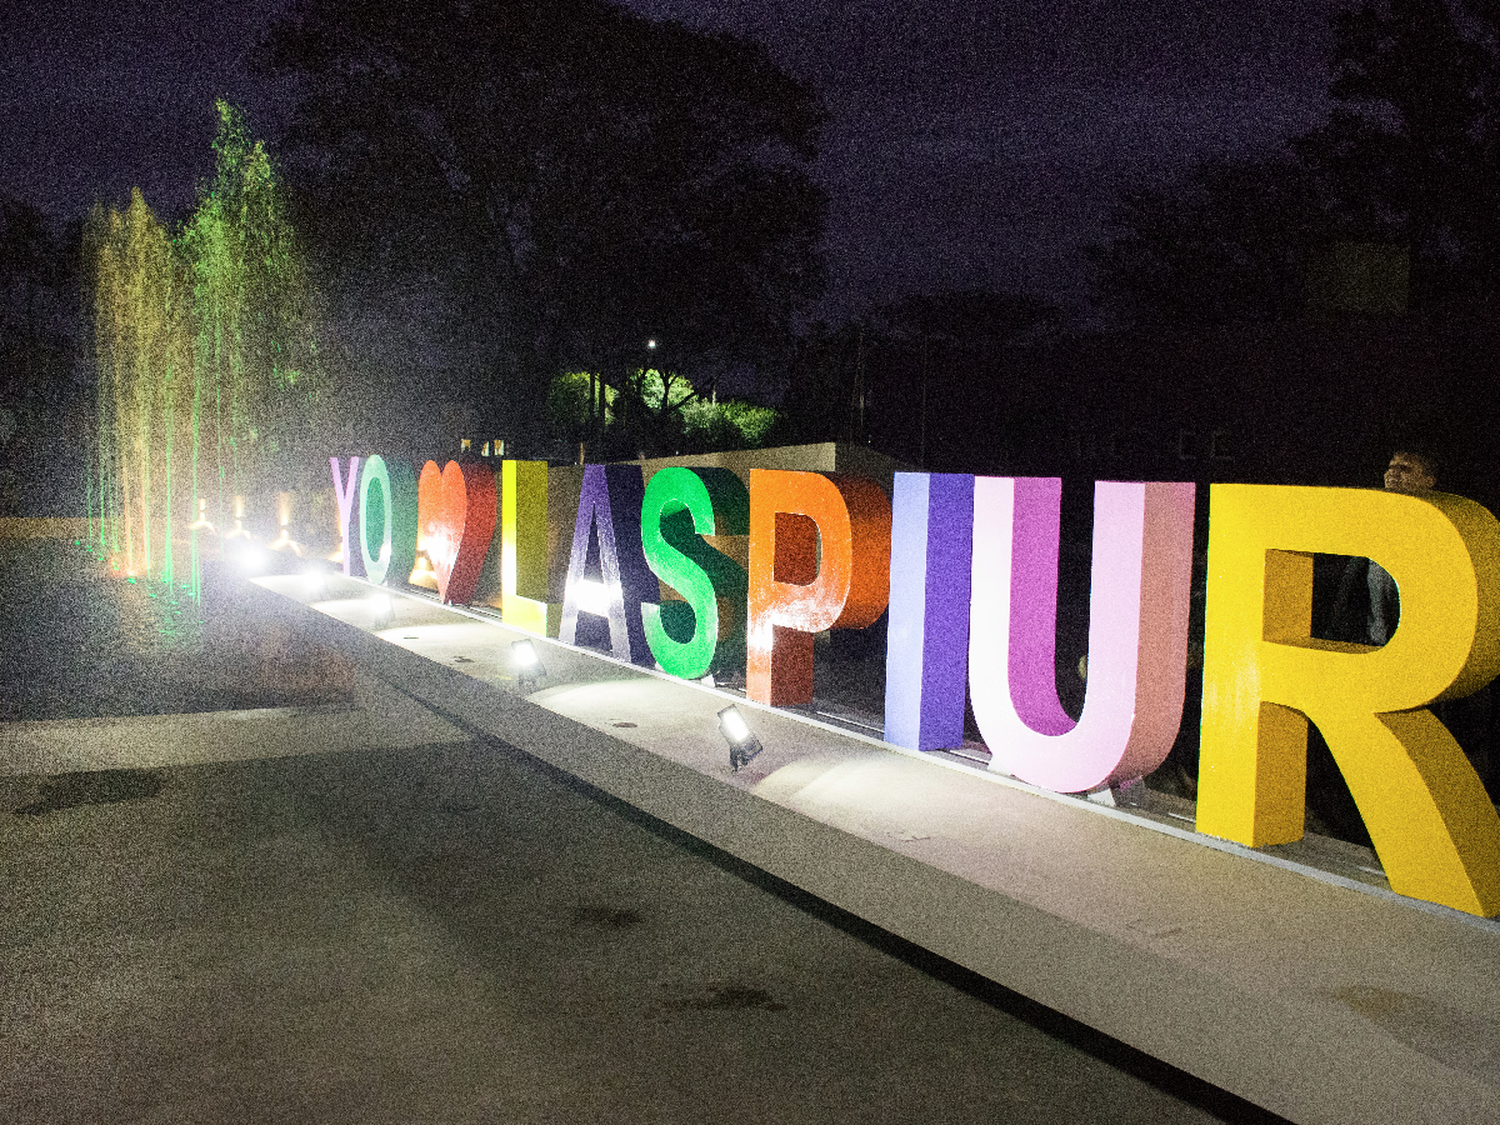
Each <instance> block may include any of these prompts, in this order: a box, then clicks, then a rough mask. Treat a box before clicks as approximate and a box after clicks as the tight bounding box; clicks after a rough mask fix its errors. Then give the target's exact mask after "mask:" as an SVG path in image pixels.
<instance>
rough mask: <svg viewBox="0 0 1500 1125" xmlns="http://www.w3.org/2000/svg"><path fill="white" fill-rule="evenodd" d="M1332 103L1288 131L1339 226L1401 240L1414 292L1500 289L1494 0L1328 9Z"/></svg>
mask: <svg viewBox="0 0 1500 1125" xmlns="http://www.w3.org/2000/svg"><path fill="white" fill-rule="evenodd" d="M1333 27H1334V39H1335V47H1334V57H1333V65H1334V80H1333V84H1332V86H1331V88H1330V93H1331V94H1332V95H1333V97H1334V99H1335V102H1336V105H1335V108H1334V111H1333V114H1332V116H1331V118H1330V120H1329V121H1328V122H1327V124H1325V125H1324V126H1322V127H1320V128H1318V129H1315V130H1313V131H1312V132H1310V133H1308V134H1306V135H1305V136H1303V137H1300V138H1298V139H1297V140H1296V141H1294V142H1293V148H1294V150H1295V151H1296V152H1297V154H1298V155H1299V156H1300V157H1301V159H1302V160H1303V161H1304V162H1305V164H1306V166H1307V167H1308V168H1309V169H1310V170H1311V171H1312V172H1313V173H1314V174H1315V175H1316V176H1317V178H1318V181H1319V186H1320V193H1321V194H1322V195H1323V197H1324V199H1325V201H1326V206H1327V209H1328V212H1329V216H1330V218H1331V220H1332V221H1333V224H1334V226H1335V228H1336V229H1337V230H1338V231H1339V232H1340V233H1341V234H1342V235H1343V236H1345V237H1349V238H1354V239H1359V240H1369V241H1384V242H1391V243H1396V244H1399V245H1403V246H1406V247H1408V248H1409V249H1410V251H1411V260H1412V301H1413V303H1414V304H1418V305H1429V306H1431V305H1434V304H1438V303H1441V302H1444V301H1449V300H1453V299H1471V298H1475V297H1484V296H1489V295H1492V294H1494V293H1495V292H1496V290H1497V288H1500V256H1497V255H1500V4H1496V3H1494V2H1493V0H1458V2H1454V0H1379V2H1366V3H1362V4H1359V5H1358V6H1357V7H1353V8H1350V9H1347V10H1343V11H1340V12H1338V13H1337V14H1335V15H1334V17H1333Z"/></svg>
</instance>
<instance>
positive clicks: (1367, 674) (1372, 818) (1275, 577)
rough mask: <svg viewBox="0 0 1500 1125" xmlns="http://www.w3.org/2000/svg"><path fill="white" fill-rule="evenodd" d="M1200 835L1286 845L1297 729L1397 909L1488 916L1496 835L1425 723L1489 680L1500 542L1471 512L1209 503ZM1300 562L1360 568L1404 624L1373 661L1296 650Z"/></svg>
mask: <svg viewBox="0 0 1500 1125" xmlns="http://www.w3.org/2000/svg"><path fill="white" fill-rule="evenodd" d="M1210 517H1211V518H1210V526H1209V555H1208V559H1209V579H1208V608H1207V635H1206V643H1205V653H1204V675H1203V740H1202V750H1201V758H1200V765H1199V791H1198V830H1199V831H1200V832H1205V833H1207V834H1209V835H1212V836H1220V837H1223V838H1225V839H1229V840H1237V841H1239V842H1240V843H1243V844H1248V845H1250V846H1252V847H1259V846H1260V845H1263V844H1280V843H1285V842H1288V841H1291V840H1296V839H1298V838H1300V837H1301V835H1302V831H1303V807H1304V801H1305V789H1306V780H1307V721H1308V720H1309V719H1311V720H1312V721H1313V722H1314V723H1316V724H1317V726H1318V729H1319V730H1320V731H1321V732H1322V734H1323V737H1324V739H1325V740H1326V741H1327V743H1328V747H1329V749H1330V750H1332V751H1333V756H1334V758H1335V760H1336V761H1337V762H1338V765H1339V769H1340V770H1341V771H1342V772H1343V775H1344V779H1345V780H1346V781H1347V782H1348V783H1349V790H1350V792H1351V793H1353V795H1354V800H1355V802H1356V803H1357V804H1358V805H1359V811H1360V813H1361V814H1362V815H1363V816H1364V820H1365V826H1366V827H1367V828H1368V829H1369V832H1370V839H1371V841H1372V842H1373V843H1374V845H1375V850H1376V852H1378V853H1379V855H1380V861H1381V863H1382V864H1383V865H1384V867H1385V872H1386V875H1387V877H1388V878H1389V879H1390V883H1391V889H1392V890H1395V891H1397V892H1398V893H1400V894H1404V895H1410V896H1412V897H1414V898H1420V899H1426V900H1427V901H1429V902H1436V903H1441V904H1443V905H1445V906H1451V907H1453V908H1455V909H1458V910H1464V911H1468V912H1469V913H1471V914H1482V915H1493V914H1495V913H1497V912H1500V818H1497V816H1496V814H1495V808H1494V806H1493V805H1492V804H1491V803H1490V801H1489V799H1488V797H1487V796H1486V794H1485V790H1484V787H1483V785H1482V784H1481V782H1480V780H1479V778H1478V776H1477V775H1476V774H1475V772H1474V770H1473V768H1472V767H1471V766H1470V765H1469V763H1468V760H1467V759H1466V758H1465V757H1464V753H1463V751H1462V750H1461V749H1460V748H1459V745H1458V743H1457V742H1455V741H1454V740H1453V736H1452V735H1450V734H1449V733H1448V731H1447V729H1446V728H1445V727H1444V726H1443V724H1442V723H1441V722H1439V721H1438V719H1437V718H1436V717H1435V716H1434V715H1433V714H1432V712H1431V711H1428V710H1426V705H1427V704H1428V703H1431V702H1432V701H1434V700H1436V699H1450V698H1456V697H1458V696H1462V695H1467V694H1468V693H1470V692H1472V691H1476V690H1478V688H1480V687H1482V686H1483V685H1484V684H1485V683H1487V682H1488V681H1489V680H1490V679H1491V678H1492V677H1494V675H1495V674H1496V672H1497V671H1500V527H1497V525H1496V522H1495V518H1494V516H1492V515H1490V513H1489V512H1487V511H1486V510H1485V509H1484V508H1482V507H1480V506H1479V505H1478V504H1475V503H1474V502H1473V501H1470V500H1464V499H1462V498H1460V497H1457V496H1447V495H1444V494H1441V493H1428V494H1425V495H1424V496H1420V497H1418V496H1406V495H1401V494H1398V493H1390V492H1376V491H1365V490H1362V489H1358V490H1356V489H1332V488H1293V487H1278V486H1269V485H1219V484H1216V485H1214V486H1213V492H1212V506H1211V508H1210ZM1312 553H1326V554H1335V555H1355V556H1362V557H1368V558H1373V559H1374V560H1375V561H1376V562H1378V563H1379V564H1380V565H1381V566H1383V567H1384V568H1385V569H1386V570H1387V571H1389V572H1390V574H1391V577H1392V578H1394V579H1395V581H1396V584H1397V586H1398V588H1399V590H1400V594H1401V621H1400V624H1399V625H1398V627H1397V629H1396V631H1395V633H1394V634H1393V635H1392V636H1391V639H1390V642H1389V643H1388V644H1386V645H1384V646H1383V647H1381V648H1370V647H1368V646H1366V645H1354V644H1343V643H1339V642H1335V641H1324V640H1316V639H1313V638H1312V636H1311V631H1312V630H1311V622H1312Z"/></svg>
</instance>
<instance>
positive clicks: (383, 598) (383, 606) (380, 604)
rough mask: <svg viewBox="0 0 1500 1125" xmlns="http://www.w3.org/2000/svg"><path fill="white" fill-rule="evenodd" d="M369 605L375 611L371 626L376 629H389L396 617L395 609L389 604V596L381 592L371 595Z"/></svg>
mask: <svg viewBox="0 0 1500 1125" xmlns="http://www.w3.org/2000/svg"><path fill="white" fill-rule="evenodd" d="M370 605H371V606H372V607H373V608H374V611H375V616H374V618H373V619H372V620H371V624H372V625H373V626H374V627H375V628H377V629H387V628H389V627H390V625H391V622H392V621H394V620H395V617H396V607H395V606H394V605H392V604H391V596H390V595H389V594H387V593H385V592H383V591H382V592H379V593H375V594H371V595H370Z"/></svg>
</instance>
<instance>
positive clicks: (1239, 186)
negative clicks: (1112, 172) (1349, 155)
mask: <svg viewBox="0 0 1500 1125" xmlns="http://www.w3.org/2000/svg"><path fill="white" fill-rule="evenodd" d="M1327 229H1328V224H1327V222H1326V220H1325V218H1324V210H1323V204H1322V201H1321V200H1320V198H1319V194H1318V192H1317V188H1316V184H1315V183H1314V181H1313V179H1312V177H1311V176H1310V174H1309V173H1308V172H1307V170H1306V169H1304V168H1303V167H1302V166H1301V165H1299V164H1298V163H1297V162H1296V161H1295V160H1293V159H1290V158H1288V157H1282V158H1275V159H1264V160H1254V161H1248V160H1247V161H1230V160H1224V159H1215V160H1208V161H1203V162H1201V163H1199V164H1198V165H1196V166H1195V167H1194V168H1193V169H1192V170H1191V171H1190V173H1189V174H1188V175H1187V176H1186V177H1184V178H1183V179H1182V180H1180V181H1178V182H1176V183H1174V184H1170V185H1168V186H1166V187H1163V188H1148V187H1138V188H1135V189H1133V190H1130V191H1127V192H1126V193H1125V194H1124V195H1123V196H1122V197H1121V199H1120V201H1119V202H1118V203H1117V204H1116V206H1115V208H1114V211H1113V213H1112V214H1111V216H1110V221H1109V230H1110V233H1111V236H1112V237H1111V238H1110V240H1109V241H1108V242H1107V243H1105V244H1104V245H1101V246H1098V247H1094V248H1093V249H1092V250H1091V251H1090V256H1091V257H1092V259H1093V262H1094V265H1095V269H1096V286H1097V289H1098V292H1099V294H1100V296H1101V297H1102V298H1103V299H1104V302H1105V304H1106V305H1107V306H1109V308H1110V309H1111V310H1112V311H1114V312H1115V313H1117V314H1118V315H1120V316H1122V317H1123V318H1124V319H1126V320H1128V321H1132V322H1135V323H1143V324H1160V323H1195V324H1217V323H1223V322H1225V321H1231V320H1274V319H1279V318H1283V317H1289V316H1295V315H1297V314H1298V313H1300V312H1301V310H1302V307H1303V296H1304V293H1303V284H1304V276H1305V271H1306V267H1307V256H1308V252H1309V250H1310V249H1311V248H1312V247H1314V246H1316V245H1317V244H1318V243H1319V242H1320V241H1321V240H1322V238H1323V236H1324V232H1325V231H1326V230H1327Z"/></svg>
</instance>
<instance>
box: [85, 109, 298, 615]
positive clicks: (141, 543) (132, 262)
mask: <svg viewBox="0 0 1500 1125" xmlns="http://www.w3.org/2000/svg"><path fill="white" fill-rule="evenodd" d="M216 108H217V111H218V118H219V127H218V134H217V136H216V138H215V140H214V153H215V173H214V178H213V180H212V181H211V182H210V183H209V184H208V185H206V188H205V190H204V193H203V195H202V198H201V199H200V202H199V205H198V208H197V210H196V211H195V212H194V213H193V215H192V216H191V217H190V218H189V219H188V220H187V222H186V223H185V224H184V225H183V226H182V228H181V230H180V231H179V232H178V233H177V235H176V237H173V236H171V234H170V233H169V232H168V231H167V229H166V228H164V227H163V226H162V225H161V224H160V223H159V222H158V221H157V220H156V218H155V216H154V215H152V213H151V210H150V208H149V207H147V205H146V202H145V200H144V198H143V197H142V195H141V193H140V191H139V189H136V190H135V191H133V192H132V193H131V200H130V205H129V206H128V207H127V208H126V209H125V211H123V212H119V211H114V210H111V211H109V212H108V213H107V214H106V213H105V211H104V209H103V208H102V207H96V208H95V211H94V214H93V215H92V216H91V218H90V223H89V230H88V234H87V236H86V244H85V249H86V253H87V255H88V259H89V262H90V267H91V269H90V272H91V277H92V280H93V285H94V306H95V308H94V311H95V348H96V366H97V373H98V416H97V419H96V425H97V448H96V455H95V458H94V462H93V464H92V466H91V473H90V478H91V479H90V483H89V505H90V523H91V533H90V534H91V541H92V544H93V545H94V547H95V548H96V549H97V551H98V553H99V554H100V556H101V558H103V559H104V560H105V561H106V562H108V563H109V564H110V565H111V566H112V567H113V568H115V569H117V570H119V571H120V572H122V573H124V574H127V575H130V576H139V577H141V578H143V579H146V580H149V581H153V582H160V583H163V584H165V585H167V586H169V587H170V588H171V589H173V590H185V591H187V592H188V593H189V594H191V595H192V596H195V597H196V596H198V595H199V594H200V593H201V590H202V567H203V562H204V561H205V557H206V556H209V555H212V554H213V553H215V552H217V551H218V549H219V540H218V536H217V531H218V529H227V528H228V527H229V526H230V524H231V516H232V515H233V516H236V517H237V516H239V515H241V514H243V506H244V504H245V500H244V498H245V497H261V496H267V495H269V494H271V493H273V492H276V491H280V490H281V489H279V488H278V487H277V484H276V480H275V475H276V466H275V465H274V463H273V459H274V458H275V457H276V456H277V455H278V454H280V455H285V454H286V453H287V452H288V450H289V447H290V446H292V445H294V444H295V442H293V441H291V437H292V431H293V430H294V429H295V428H297V426H298V425H299V424H304V425H305V421H306V413H307V412H306V410H305V407H306V405H307V401H308V392H309V390H310V389H311V387H312V381H311V380H309V379H307V378H306V375H305V373H306V371H307V370H308V368H309V366H310V364H311V362H312V359H313V356H314V355H315V349H314V348H313V346H312V342H311V334H310V332H309V329H308V325H307V318H306V315H305V304H306V290H305V285H304V283H303V273H302V267H301V256H300V254H299V253H298V250H297V244H296V239H295V236H294V234H293V232H292V230H291V227H290V225H289V224H288V223H287V221H286V218H285V208H284V204H283V202H282V199H281V193H280V191H279V188H278V185H277V182H276V177H275V174H274V169H273V167H272V163H271V160H270V157H269V154H268V153H267V152H266V149H265V146H264V144H263V143H262V142H260V141H251V139H250V137H249V135H248V132H247V130H246V128H245V124H244V121H243V118H242V117H241V115H240V114H239V112H238V111H237V110H235V109H234V108H233V107H231V106H229V105H228V104H227V103H225V102H223V101H220V102H218V103H216ZM236 506H238V508H237V507H236ZM281 523H282V524H283V525H284V523H285V518H284V516H283V518H282V520H281Z"/></svg>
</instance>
